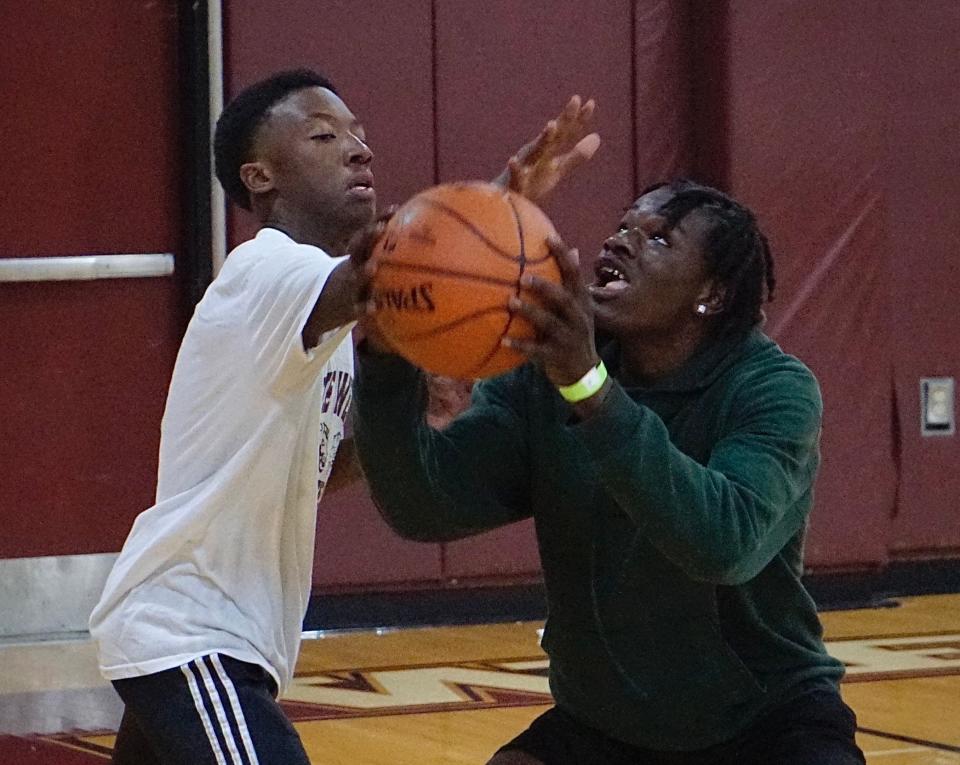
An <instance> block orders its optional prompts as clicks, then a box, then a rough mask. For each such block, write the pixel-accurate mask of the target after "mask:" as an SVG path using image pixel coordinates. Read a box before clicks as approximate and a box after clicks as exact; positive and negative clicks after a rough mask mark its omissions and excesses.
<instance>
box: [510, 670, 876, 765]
mask: <svg viewBox="0 0 960 765" xmlns="http://www.w3.org/2000/svg"><path fill="white" fill-rule="evenodd" d="M856 728H857V721H856V716H855V715H854V713H853V711H852V710H851V709H850V707H848V706H847V705H846V704H845V703H844V702H843V699H841V698H840V694H839V693H837V692H836V691H832V690H826V689H823V688H822V687H818V688H816V689H811V690H808V691H806V692H804V693H802V694H801V695H799V696H797V697H796V698H794V699H793V700H792V701H790V702H788V703H786V704H784V705H783V706H781V707H778V708H777V709H775V710H773V711H771V712H769V713H768V714H766V715H764V716H763V717H761V718H760V719H758V720H756V721H755V722H754V723H753V724H752V725H751V726H750V727H749V728H747V730H745V731H744V732H743V733H741V734H740V735H739V736H737V737H736V738H735V739H733V740H732V741H728V742H725V743H723V744H720V745H718V746H714V747H710V748H709V749H702V750H699V751H693V752H657V751H651V750H648V749H642V748H640V747H636V746H632V745H630V744H626V743H624V742H622V741H618V740H616V739H613V738H610V737H609V736H607V735H605V734H604V733H601V732H600V731H598V730H594V729H593V728H590V727H589V726H587V725H584V724H583V723H582V722H580V721H579V720H577V719H576V718H574V717H572V716H571V715H570V714H568V713H566V712H564V711H563V710H562V709H560V708H559V707H554V708H552V709H550V710H548V711H547V712H545V713H544V714H542V715H541V716H540V717H538V718H537V719H536V720H534V721H533V723H531V725H530V727H529V728H527V730H525V731H524V732H523V733H521V734H520V735H519V736H517V737H516V738H515V739H513V741H511V742H509V743H508V744H506V745H505V746H503V747H501V749H500V751H501V752H505V751H517V750H519V751H522V752H525V753H527V754H529V755H531V756H533V757H536V758H537V759H539V760H541V761H542V762H543V763H545V765H864V757H863V753H862V752H861V751H860V749H859V747H858V746H857V744H856V742H855V741H854V734H855V732H856Z"/></svg>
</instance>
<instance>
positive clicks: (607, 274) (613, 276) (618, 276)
mask: <svg viewBox="0 0 960 765" xmlns="http://www.w3.org/2000/svg"><path fill="white" fill-rule="evenodd" d="M599 273H600V275H601V276H602V277H604V278H606V279H607V281H611V282H612V281H626V280H625V279H624V276H623V273H622V272H621V271H620V269H618V268H613V267H612V266H601V268H600V272H599Z"/></svg>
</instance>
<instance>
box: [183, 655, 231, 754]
mask: <svg viewBox="0 0 960 765" xmlns="http://www.w3.org/2000/svg"><path fill="white" fill-rule="evenodd" d="M180 671H181V672H183V676H184V677H185V678H187V687H189V688H190V695H191V696H192V697H193V705H194V706H195V707H196V708H197V714H198V715H200V722H202V723H203V730H204V732H205V733H206V734H207V740H208V741H209V742H210V748H211V749H212V750H213V756H214V757H215V758H216V760H217V765H227V759H226V757H224V756H223V750H222V749H221V748H220V742H219V741H217V734H216V733H214V732H213V723H211V722H210V715H208V714H207V709H206V707H205V706H204V705H203V697H202V696H201V695H200V686H198V685H197V679H196V678H195V677H194V676H193V672H191V671H190V667H189V666H187V665H186V664H184V665H183V666H181V667H180Z"/></svg>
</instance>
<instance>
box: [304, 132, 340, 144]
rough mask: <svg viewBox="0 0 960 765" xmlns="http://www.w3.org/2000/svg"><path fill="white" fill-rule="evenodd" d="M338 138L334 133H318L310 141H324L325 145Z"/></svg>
mask: <svg viewBox="0 0 960 765" xmlns="http://www.w3.org/2000/svg"><path fill="white" fill-rule="evenodd" d="M336 137H337V136H336V135H334V134H333V133H316V134H314V135H312V136H310V140H312V141H323V142H324V143H327V142H328V141H333V140H334V139H335V138H336Z"/></svg>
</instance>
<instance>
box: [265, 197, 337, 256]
mask: <svg viewBox="0 0 960 765" xmlns="http://www.w3.org/2000/svg"><path fill="white" fill-rule="evenodd" d="M259 217H260V221H261V223H262V225H264V226H270V227H271V228H276V229H279V230H280V231H282V232H283V233H285V234H286V235H287V236H289V237H290V238H291V239H293V241H295V242H298V243H299V244H312V245H313V246H314V247H319V248H320V249H322V250H323V251H324V252H326V253H327V254H328V255H332V256H333V257H338V256H340V255H345V254H346V253H347V245H348V244H349V242H350V237H351V236H352V235H353V232H352V231H343V230H339V228H338V227H335V226H331V225H330V224H329V222H328V221H325V220H323V218H322V217H321V216H319V215H316V214H313V213H305V212H303V211H300V210H290V209H285V208H284V207H282V206H281V205H274V206H273V207H272V208H271V209H269V210H264V211H262V214H261V215H260V216H259Z"/></svg>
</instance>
